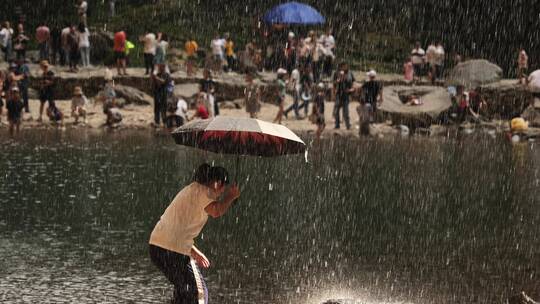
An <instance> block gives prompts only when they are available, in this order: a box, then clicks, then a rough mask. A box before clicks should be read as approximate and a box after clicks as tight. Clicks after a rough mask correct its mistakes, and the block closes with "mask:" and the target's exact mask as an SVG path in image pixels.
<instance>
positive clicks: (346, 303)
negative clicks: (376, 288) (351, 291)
mask: <svg viewBox="0 0 540 304" xmlns="http://www.w3.org/2000/svg"><path fill="white" fill-rule="evenodd" d="M321 304H360V302H358V301H356V300H353V299H330V300H326V301H324V302H322V303H321Z"/></svg>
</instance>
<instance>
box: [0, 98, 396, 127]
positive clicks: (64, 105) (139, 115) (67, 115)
mask: <svg viewBox="0 0 540 304" xmlns="http://www.w3.org/2000/svg"><path fill="white" fill-rule="evenodd" d="M56 104H57V106H58V107H59V108H60V110H61V111H62V113H63V114H64V129H70V128H81V129H83V128H87V129H105V126H104V123H105V115H104V114H103V110H102V104H101V102H99V101H94V100H93V99H90V104H89V105H87V107H86V108H87V113H88V114H87V122H86V123H84V122H83V120H82V119H79V123H77V124H75V119H74V118H73V117H72V116H71V101H70V100H58V101H56ZM291 104H292V97H291V96H287V98H286V107H287V106H289V105H291ZM357 105H358V104H357V103H352V104H351V105H350V106H349V109H350V111H349V112H350V116H351V124H352V128H351V130H346V129H345V125H344V123H343V122H342V126H341V129H340V130H335V129H334V118H333V117H332V111H333V107H334V103H333V102H328V103H327V104H326V108H325V118H326V124H327V126H326V130H325V134H327V135H328V134H333V133H337V134H340V135H353V134H358V127H357V126H358V114H357V112H356V107H357ZM310 106H311V105H310ZM310 108H311V107H310ZM220 111H221V115H223V116H232V117H249V114H248V113H246V112H245V110H244V109H224V108H222V109H221V110H220ZM310 111H311V109H310ZM121 112H122V114H123V117H124V119H123V121H122V124H121V125H120V126H119V127H118V128H119V129H154V127H153V126H152V122H153V120H154V114H153V106H152V105H150V106H139V105H126V106H125V107H124V108H122V109H121ZM277 112H278V107H277V106H276V105H272V104H262V107H261V111H260V113H259V117H258V118H259V119H261V120H265V121H270V122H271V121H273V119H274V118H275V116H276V114H277ZM193 113H194V111H193V110H190V111H189V114H188V115H189V116H192V115H193ZM301 113H303V112H302V111H301ZM38 117H39V101H38V100H30V113H24V114H23V122H22V124H21V129H23V130H28V129H54V128H59V127H60V126H58V125H56V124H54V123H51V122H50V121H49V119H48V118H47V117H46V114H45V113H44V114H43V121H42V122H38V121H37V118H38ZM282 124H283V125H285V126H287V127H289V128H290V129H291V130H293V131H295V132H302V133H305V132H307V133H311V132H314V131H315V130H316V126H315V125H314V124H312V123H311V122H309V120H308V119H296V118H295V117H294V113H293V112H292V111H291V112H290V113H289V117H288V119H287V118H285V117H284V118H283V120H282ZM7 126H8V124H7V117H6V111H5V109H4V112H3V114H2V115H1V124H0V134H2V133H4V134H7V130H8V128H7ZM374 127H376V128H388V129H389V130H392V129H393V128H392V127H391V126H390V125H389V123H387V124H378V125H377V126H374ZM2 129H3V130H2Z"/></svg>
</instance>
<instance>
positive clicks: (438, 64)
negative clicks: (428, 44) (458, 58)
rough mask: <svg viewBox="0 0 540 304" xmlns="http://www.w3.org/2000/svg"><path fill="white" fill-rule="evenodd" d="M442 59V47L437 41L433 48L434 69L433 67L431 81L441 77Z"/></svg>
mask: <svg viewBox="0 0 540 304" xmlns="http://www.w3.org/2000/svg"><path fill="white" fill-rule="evenodd" d="M444 59H445V53H444V48H443V46H442V44H441V43H440V42H437V46H436V48H435V58H434V64H435V69H434V75H433V77H432V78H431V81H432V82H433V83H434V82H435V81H437V80H441V79H442V75H443V67H444Z"/></svg>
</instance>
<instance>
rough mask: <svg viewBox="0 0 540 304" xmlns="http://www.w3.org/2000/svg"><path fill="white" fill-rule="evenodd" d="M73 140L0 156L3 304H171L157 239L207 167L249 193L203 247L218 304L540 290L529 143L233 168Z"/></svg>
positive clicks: (331, 154)
mask: <svg viewBox="0 0 540 304" xmlns="http://www.w3.org/2000/svg"><path fill="white" fill-rule="evenodd" d="M73 135H74V134H70V133H67V134H52V133H26V135H25V136H26V137H27V138H26V139H25V140H22V141H18V142H14V141H6V140H4V141H3V146H2V148H1V149H0V173H1V174H0V302H2V303H4V302H6V303H12V302H13V303H165V302H166V301H167V299H168V298H169V296H170V294H171V286H170V285H169V284H168V282H166V280H165V279H164V277H162V276H161V274H160V273H158V271H157V270H156V269H155V268H154V267H153V266H152V265H151V264H150V261H149V258H148V253H147V250H148V249H147V240H148V237H149V234H150V231H151V229H152V228H153V226H154V225H155V223H156V221H157V220H158V218H159V216H160V215H161V214H162V212H163V211H164V209H165V208H166V206H167V205H168V203H169V202H170V200H171V199H172V198H173V197H174V195H175V194H176V192H178V191H179V190H180V189H181V188H182V187H183V186H184V185H186V184H187V183H188V182H189V178H190V175H191V171H192V170H193V169H194V168H195V167H196V166H197V165H198V164H199V163H200V162H202V161H204V160H208V161H212V160H214V161H215V162H216V163H217V164H220V165H224V166H226V167H228V168H229V169H230V171H231V175H233V176H234V175H236V174H237V175H238V179H239V180H240V181H242V184H243V186H242V187H243V193H242V197H241V200H240V201H239V202H238V203H237V204H236V205H235V206H234V207H233V208H232V209H231V210H230V212H229V213H228V214H226V216H224V217H222V218H220V219H217V220H213V219H210V220H209V222H208V224H207V226H206V227H205V229H204V231H203V235H202V236H201V238H200V239H199V240H197V241H196V243H197V244H198V247H199V248H201V249H202V250H203V252H205V253H206V254H207V256H208V257H209V258H210V260H211V262H212V264H213V267H212V268H211V269H209V270H207V271H206V272H205V275H206V277H207V279H208V284H209V287H210V291H211V294H210V299H211V303H226V304H227V303H301V304H302V303H306V304H307V303H310V304H311V303H321V302H322V301H323V300H324V299H326V298H329V297H334V298H338V297H342V298H356V299H358V300H359V301H361V302H362V303H504V301H505V299H506V297H508V295H510V294H513V293H515V292H516V291H519V290H521V289H522V288H525V289H527V288H529V289H531V288H534V286H538V285H539V282H540V273H539V271H540V239H539V238H538V235H539V232H540V209H539V208H538V207H539V203H540V199H539V194H540V190H539V189H540V188H539V184H540V172H539V169H540V150H539V149H538V147H536V145H535V144H533V143H528V144H523V145H517V146H511V145H509V144H506V143H504V142H502V141H498V140H495V139H486V138H468V139H463V140H426V139H422V140H417V139H416V140H415V139H396V140H377V141H375V140H352V141H351V140H345V139H337V140H334V141H326V142H324V143H323V149H322V152H321V151H319V150H315V149H312V151H310V156H309V159H310V162H309V163H306V162H305V160H304V157H303V156H292V157H283V158H274V159H257V158H247V159H243V160H242V161H240V163H239V164H240V167H239V168H238V169H235V158H230V157H224V156H219V155H214V154H208V155H205V154H204V153H199V152H196V151H195V150H192V149H187V148H181V147H178V146H175V145H174V144H173V142H172V140H171V139H170V138H169V137H166V136H161V137H159V136H158V137H155V136H153V135H151V134H149V133H146V132H130V133H121V134H101V135H92V134H84V136H83V139H82V140H77V139H75V138H74V136H73ZM531 286H533V287H531Z"/></svg>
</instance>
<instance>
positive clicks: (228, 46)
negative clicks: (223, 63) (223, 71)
mask: <svg viewBox="0 0 540 304" xmlns="http://www.w3.org/2000/svg"><path fill="white" fill-rule="evenodd" d="M225 56H226V58H227V72H230V71H232V70H233V67H234V63H235V59H236V55H235V54H234V42H233V41H232V39H231V37H230V36H228V35H227V41H226V42H225Z"/></svg>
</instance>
